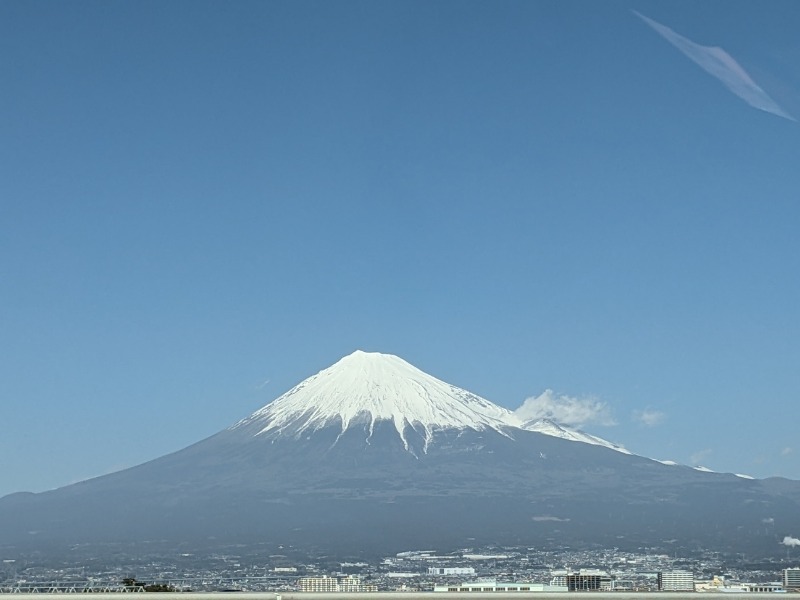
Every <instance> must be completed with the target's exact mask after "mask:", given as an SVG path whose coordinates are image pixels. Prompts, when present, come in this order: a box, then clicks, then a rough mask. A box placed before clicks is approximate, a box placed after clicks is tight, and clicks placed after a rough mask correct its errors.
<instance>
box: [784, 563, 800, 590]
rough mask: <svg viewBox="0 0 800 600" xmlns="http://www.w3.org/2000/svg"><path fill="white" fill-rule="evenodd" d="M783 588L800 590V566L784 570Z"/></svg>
mask: <svg viewBox="0 0 800 600" xmlns="http://www.w3.org/2000/svg"><path fill="white" fill-rule="evenodd" d="M783 589H785V590H797V591H800V568H795V569H784V570H783Z"/></svg>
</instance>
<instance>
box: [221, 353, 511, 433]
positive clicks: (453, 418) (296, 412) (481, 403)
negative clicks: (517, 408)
mask: <svg viewBox="0 0 800 600" xmlns="http://www.w3.org/2000/svg"><path fill="white" fill-rule="evenodd" d="M381 420H384V421H391V422H392V423H393V424H394V427H395V429H396V430H397V433H398V434H399V435H400V438H401V439H402V440H403V444H404V445H405V447H406V449H408V442H407V440H406V437H405V429H406V427H407V426H411V427H413V428H414V429H415V430H417V431H418V432H419V433H420V434H422V435H423V436H424V438H425V440H426V444H427V442H429V441H430V440H431V439H432V436H433V433H434V432H435V431H436V430H440V429H447V428H457V429H463V428H472V429H475V430H483V429H494V430H496V431H498V432H500V433H502V434H503V435H508V433H507V432H506V429H507V427H508V426H509V425H517V424H518V422H517V420H516V418H515V417H514V416H513V414H512V413H511V411H509V410H507V409H505V408H502V407H500V406H497V405H496V404H493V403H492V402H489V401H488V400H485V399H483V398H481V397H480V396H476V395H475V394H472V393H470V392H468V391H466V390H463V389H461V388H458V387H456V386H453V385H450V384H449V383H445V382H444V381H441V380H439V379H436V378H435V377H432V376H431V375H428V374H427V373H424V372H423V371H421V370H419V369H417V368H416V367H414V366H413V365H411V364H409V363H407V362H406V361H404V360H403V359H401V358H399V357H397V356H393V355H391V354H380V353H377V352H363V351H360V350H358V351H356V352H354V353H353V354H350V355H349V356H345V357H344V358H342V359H341V360H339V362H337V363H336V364H334V365H333V366H331V367H328V368H327V369H323V370H322V371H320V372H319V373H317V374H316V375H313V376H312V377H309V378H308V379H306V380H304V381H302V382H301V383H299V384H298V385H296V386H295V387H293V388H292V389H291V390H289V391H288V392H286V393H285V394H283V395H282V396H280V397H278V398H277V399H275V400H273V401H272V402H270V403H269V404H267V405H266V406H264V407H263V408H261V409H260V410H258V411H256V412H255V413H253V414H252V415H251V416H250V417H248V418H246V419H244V420H242V421H240V422H239V423H237V424H236V425H234V426H233V428H232V429H236V428H240V427H243V426H245V425H248V426H253V425H256V426H257V428H258V431H257V433H256V435H261V434H266V433H270V432H277V433H280V432H282V431H283V430H285V429H288V430H290V431H292V432H293V433H295V435H297V434H300V433H303V432H305V431H307V430H310V431H314V430H316V429H320V428H322V427H325V426H329V425H337V426H340V427H341V430H342V432H344V431H345V430H346V429H347V428H348V427H349V426H350V425H351V424H352V423H354V422H359V423H361V422H362V421H363V422H367V423H368V424H369V425H368V429H369V436H371V435H372V432H373V428H374V426H375V423H376V422H377V421H381ZM367 439H369V437H368V438H367Z"/></svg>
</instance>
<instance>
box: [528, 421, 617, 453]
mask: <svg viewBox="0 0 800 600" xmlns="http://www.w3.org/2000/svg"><path fill="white" fill-rule="evenodd" d="M522 429H527V430H528V431H536V432H538V433H543V434H545V435H551V436H553V437H557V438H561V439H564V440H570V441H572V442H583V443H584V444H594V445H595V446H603V447H605V448H610V449H611V450H616V451H617V452H622V453H623V454H630V451H628V450H627V449H625V448H623V447H622V446H620V445H619V444H614V443H613V442H609V441H607V440H604V439H603V438H599V437H597V436H594V435H591V434H588V433H584V432H583V431H578V430H576V429H569V428H568V427H564V426H563V425H559V424H558V423H556V422H555V421H551V420H550V419H531V420H530V421H526V422H524V423H523V424H522Z"/></svg>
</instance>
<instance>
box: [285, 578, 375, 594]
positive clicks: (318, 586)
mask: <svg viewBox="0 0 800 600" xmlns="http://www.w3.org/2000/svg"><path fill="white" fill-rule="evenodd" d="M297 585H298V587H299V588H300V591H301V592H350V593H353V592H377V591H378V586H376V585H373V584H370V583H364V582H363V581H361V578H360V577H356V576H355V575H347V576H346V577H329V576H328V575H323V576H321V577H301V578H300V579H299V580H298V582H297Z"/></svg>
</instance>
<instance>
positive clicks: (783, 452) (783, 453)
mask: <svg viewBox="0 0 800 600" xmlns="http://www.w3.org/2000/svg"><path fill="white" fill-rule="evenodd" d="M791 453H792V449H791V448H789V447H788V446H787V447H786V448H784V449H783V450H781V456H789V455H790V454H791Z"/></svg>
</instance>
